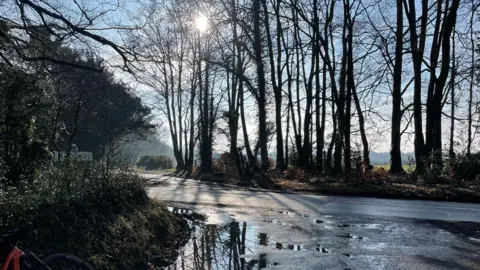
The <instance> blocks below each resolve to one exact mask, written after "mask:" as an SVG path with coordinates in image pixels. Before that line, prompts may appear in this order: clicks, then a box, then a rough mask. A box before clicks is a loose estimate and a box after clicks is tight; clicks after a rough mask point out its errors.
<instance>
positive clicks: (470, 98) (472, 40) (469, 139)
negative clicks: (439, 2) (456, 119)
mask: <svg viewBox="0 0 480 270" xmlns="http://www.w3.org/2000/svg"><path fill="white" fill-rule="evenodd" d="M476 7H477V8H478V4H475V3H474V0H472V11H471V15H470V47H471V67H470V85H469V89H468V128H467V155H468V156H470V153H471V151H472V123H473V118H472V115H473V114H472V104H473V86H474V83H475V49H476V47H475V31H474V29H473V22H474V18H475V16H476V10H477V9H476Z"/></svg>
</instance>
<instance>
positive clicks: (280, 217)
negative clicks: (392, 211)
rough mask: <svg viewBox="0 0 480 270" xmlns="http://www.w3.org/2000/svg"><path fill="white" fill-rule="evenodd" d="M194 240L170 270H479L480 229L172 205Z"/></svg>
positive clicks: (460, 224) (465, 224)
mask: <svg viewBox="0 0 480 270" xmlns="http://www.w3.org/2000/svg"><path fill="white" fill-rule="evenodd" d="M169 209H170V211H172V212H175V213H178V214H191V213H197V214H203V215H205V216H206V217H207V218H206V220H197V221H195V220H194V221H190V225H191V227H192V237H191V240H190V241H189V242H188V243H187V245H186V246H185V247H183V248H182V249H181V250H180V253H179V254H180V255H179V257H178V258H177V260H176V261H175V263H173V264H172V265H170V266H169V267H167V268H166V269H168V270H177V269H179V270H180V269H181V270H186V269H195V270H196V269H208V270H210V269H235V270H236V269H238V270H246V269H480V226H479V224H478V223H473V222H452V221H432V220H421V219H410V218H392V217H381V216H369V215H354V214H344V213H343V214H342V213H321V214H319V213H317V212H313V211H309V212H302V211H283V210H280V211H279V210H268V209H255V208H242V207H215V206H205V205H196V206H192V205H187V204H179V203H176V204H170V207H169Z"/></svg>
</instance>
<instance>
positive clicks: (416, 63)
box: [403, 0, 429, 174]
mask: <svg viewBox="0 0 480 270" xmlns="http://www.w3.org/2000/svg"><path fill="white" fill-rule="evenodd" d="M415 2H416V0H408V4H407V1H406V0H405V1H403V3H404V9H405V13H406V17H407V19H408V25H409V30H410V31H409V33H410V46H411V52H412V59H413V61H412V62H413V73H414V90H413V115H414V117H413V118H414V127H415V141H414V145H415V161H416V166H415V171H416V172H417V173H418V174H423V173H424V172H425V158H426V151H425V140H424V137H423V121H422V63H423V54H424V49H425V40H426V34H427V21H428V8H429V6H428V1H427V0H424V1H422V15H421V18H420V35H418V34H417V23H416V22H417V15H416V6H415Z"/></svg>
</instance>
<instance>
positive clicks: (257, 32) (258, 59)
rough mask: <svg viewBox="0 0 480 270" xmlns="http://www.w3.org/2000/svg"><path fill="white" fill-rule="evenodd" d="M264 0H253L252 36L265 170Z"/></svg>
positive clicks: (267, 164) (265, 168)
mask: <svg viewBox="0 0 480 270" xmlns="http://www.w3.org/2000/svg"><path fill="white" fill-rule="evenodd" d="M264 1H265V0H253V36H254V46H253V47H254V54H255V63H256V73H257V80H258V85H257V87H258V98H257V103H258V120H259V123H258V129H259V142H260V156H261V161H262V165H261V169H262V171H267V170H268V168H269V161H268V152H267V111H266V108H265V105H266V89H265V68H264V65H263V56H262V48H263V46H262V36H261V29H260V21H261V19H260V14H261V11H260V10H261V6H262V5H263V6H264V4H263V2H264Z"/></svg>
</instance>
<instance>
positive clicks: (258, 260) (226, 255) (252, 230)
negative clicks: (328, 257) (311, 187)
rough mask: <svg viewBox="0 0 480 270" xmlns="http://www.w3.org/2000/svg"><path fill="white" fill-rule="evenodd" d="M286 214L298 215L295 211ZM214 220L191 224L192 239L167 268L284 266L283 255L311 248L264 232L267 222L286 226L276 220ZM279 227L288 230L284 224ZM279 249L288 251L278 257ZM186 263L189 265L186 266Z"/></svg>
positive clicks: (178, 210)
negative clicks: (215, 222)
mask: <svg viewBox="0 0 480 270" xmlns="http://www.w3.org/2000/svg"><path fill="white" fill-rule="evenodd" d="M169 210H170V211H172V212H174V213H179V214H189V215H195V213H194V212H193V211H191V210H189V209H184V208H178V207H169ZM283 213H288V214H287V215H295V214H294V213H292V212H283ZM217 214H218V215H224V216H228V214H221V213H217ZM210 219H211V217H210V216H209V217H208V219H207V221H206V222H192V223H190V224H191V226H192V236H191V239H190V240H189V242H188V243H187V244H186V245H185V246H184V247H183V248H181V249H180V251H179V256H178V258H177V259H176V260H175V262H174V263H173V264H171V265H170V266H168V267H167V268H165V269H168V270H176V269H182V270H183V269H238V270H248V269H263V268H267V267H271V266H276V265H282V260H281V258H282V257H288V256H289V255H288V253H290V252H295V253H297V252H304V251H306V250H307V248H305V246H304V245H302V244H301V243H291V242H283V241H278V239H275V238H274V237H273V236H271V235H269V234H268V233H266V232H265V231H263V229H262V228H263V227H262V226H261V223H263V222H264V223H273V224H279V225H283V223H282V222H280V221H278V220H275V219H272V220H263V221H260V223H257V222H248V223H247V222H238V221H236V220H232V219H229V220H228V221H225V222H223V223H217V224H209V222H208V220H210ZM278 228H282V229H283V228H285V230H287V229H286V227H283V226H282V227H278ZM319 248H320V247H319ZM275 252H277V253H278V252H281V253H284V252H285V254H284V255H282V257H278V256H277V257H275ZM320 252H321V250H320ZM328 252H330V251H327V253H328ZM186 266H188V267H187V268H185V267H186Z"/></svg>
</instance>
